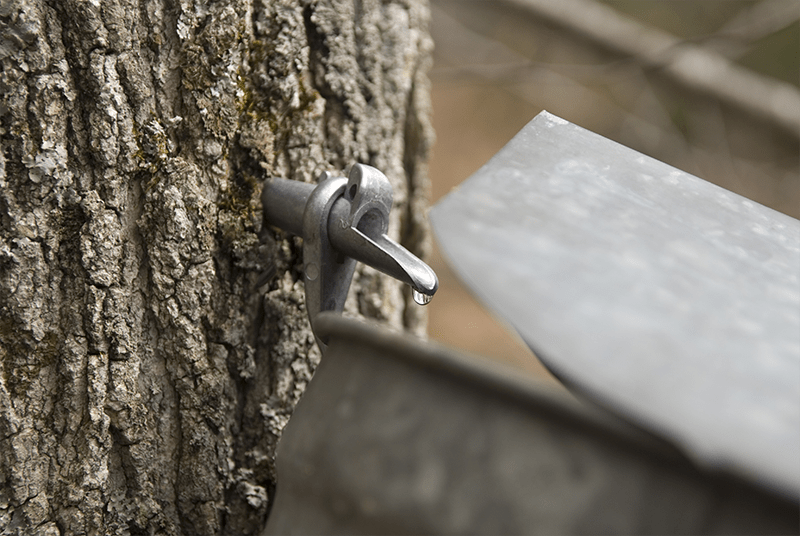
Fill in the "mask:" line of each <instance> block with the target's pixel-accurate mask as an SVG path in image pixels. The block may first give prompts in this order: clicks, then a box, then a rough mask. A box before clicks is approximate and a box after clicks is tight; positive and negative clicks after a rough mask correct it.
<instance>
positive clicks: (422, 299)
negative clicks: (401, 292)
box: [411, 288, 433, 305]
mask: <svg viewBox="0 0 800 536" xmlns="http://www.w3.org/2000/svg"><path fill="white" fill-rule="evenodd" d="M411 295H412V296H413V297H414V301H415V302H417V303H418V304H420V305H428V304H429V303H431V300H432V299H433V296H431V295H429V294H423V293H422V292H420V291H418V290H417V289H414V288H412V289H411Z"/></svg>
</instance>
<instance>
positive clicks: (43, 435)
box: [0, 0, 432, 534]
mask: <svg viewBox="0 0 800 536" xmlns="http://www.w3.org/2000/svg"><path fill="white" fill-rule="evenodd" d="M427 25H428V8H427V5H426V4H425V3H424V2H423V0H396V1H386V2H384V1H378V0H319V1H315V0H221V1H219V2H214V3H206V2H200V1H199V0H198V1H193V0H180V2H177V1H171V0H113V1H105V0H104V1H102V2H100V1H81V0H58V1H56V0H49V1H48V0H3V2H2V5H0V69H1V71H0V89H1V90H2V93H3V96H2V101H0V121H1V123H0V125H1V130H0V139H1V140H2V151H0V186H1V187H2V189H1V190H0V230H1V231H0V367H1V368H2V370H0V372H1V374H0V465H1V466H2V467H1V471H2V472H1V473H0V475H2V476H0V478H2V481H0V532H2V533H3V534H15V533H21V534H103V533H105V534H129V533H130V534H153V533H155V534H247V533H256V532H258V531H259V530H260V528H261V527H262V526H263V524H264V521H265V517H266V512H267V507H268V504H269V501H270V497H271V492H272V490H273V488H274V479H275V474H274V465H273V453H274V446H275V443H276V441H277V438H278V436H279V434H280V431H281V429H282V427H283V425H284V424H285V423H286V421H287V419H288V416H289V414H290V413H291V410H292V408H293V406H294V404H295V402H296V401H297V399H298V397H299V396H300V394H301V393H302V391H303V388H304V386H305V384H306V382H307V381H308V380H309V378H310V376H311V373H312V371H313V369H314V367H315V364H316V363H317V362H318V360H319V357H320V356H319V351H318V350H317V348H316V347H315V346H314V338H313V336H312V334H311V332H310V329H309V326H308V322H307V320H306V317H305V310H304V307H303V300H304V293H303V286H302V282H301V277H300V276H301V274H300V272H299V265H298V256H299V254H300V252H301V249H300V242H299V240H297V239H292V238H289V237H287V236H285V235H282V234H281V233H276V232H275V231H274V230H271V229H267V228H264V227H263V226H262V215H261V208H260V201H259V194H260V184H261V182H262V181H263V179H264V178H265V177H266V176H270V175H272V176H282V177H290V178H295V179H299V180H304V181H313V180H314V179H315V178H316V177H317V176H318V175H319V174H320V173H321V172H322V171H324V170H337V171H342V170H343V168H346V167H347V166H349V165H350V164H352V163H354V162H356V161H358V162H363V163H367V164H370V165H373V166H375V167H377V168H379V169H381V170H382V171H384V172H385V173H386V174H387V176H388V177H389V178H390V180H391V181H392V183H393V186H394V191H395V210H394V211H393V214H394V216H393V217H394V220H393V221H392V222H391V227H390V229H392V230H394V232H395V238H396V239H399V240H400V241H401V242H402V243H404V244H405V245H406V247H408V248H409V249H411V250H412V251H414V252H416V253H417V254H421V255H424V254H425V253H426V251H425V249H426V248H427V231H426V228H425V225H424V224H423V222H422V217H423V215H424V207H425V204H426V197H425V195H426V194H425V191H426V180H427V179H426V175H425V159H426V155H427V151H428V147H429V144H430V141H431V137H432V134H431V128H430V124H429V121H428V113H429V104H428V86H427V78H426V71H427V68H428V64H429V62H430V50H431V42H430V39H429V37H428V34H427ZM348 307H349V308H350V309H351V310H352V311H353V312H360V313H362V314H365V315H368V316H372V317H379V318H382V319H384V320H385V321H386V322H387V323H388V324H390V325H394V326H397V327H401V326H405V327H406V328H408V329H411V330H414V331H417V332H419V331H421V330H424V316H423V313H422V312H421V310H420V309H418V308H416V307H415V306H413V303H412V301H411V297H410V294H408V292H407V291H406V290H403V289H401V287H400V285H399V284H396V283H395V282H393V281H389V280H387V279H386V278H384V277H383V276H378V275H376V274H375V273H374V272H372V271H368V270H365V271H362V272H359V273H358V274H357V275H356V278H355V280H354V284H353V287H352V290H351V299H350V302H349V304H348Z"/></svg>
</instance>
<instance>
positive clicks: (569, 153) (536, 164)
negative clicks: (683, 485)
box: [431, 112, 800, 500]
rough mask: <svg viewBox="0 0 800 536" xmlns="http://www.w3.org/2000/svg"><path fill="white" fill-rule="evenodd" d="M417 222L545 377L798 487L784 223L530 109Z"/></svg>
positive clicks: (793, 331)
mask: <svg viewBox="0 0 800 536" xmlns="http://www.w3.org/2000/svg"><path fill="white" fill-rule="evenodd" d="M431 218H432V221H433V226H434V230H435V232H436V234H437V236H438V239H439V243H440V245H441V247H442V249H443V251H444V253H445V256H446V258H448V260H449V261H450V263H451V265H452V266H453V267H454V268H455V270H456V271H457V273H458V274H459V275H460V276H461V278H462V279H463V280H464V281H465V282H466V283H467V285H468V286H469V287H470V288H471V289H472V291H473V292H474V293H475V294H476V295H477V296H478V297H479V298H480V299H481V300H482V301H483V302H484V303H485V304H486V305H487V306H488V307H489V308H490V309H492V310H493V311H495V312H496V313H498V314H499V315H500V316H501V317H502V318H504V319H505V320H506V321H507V322H508V323H510V324H511V325H512V326H513V327H514V328H515V329H516V330H517V331H518V332H519V334H520V335H521V336H522V337H523V339H524V340H525V341H526V342H527V343H528V344H529V345H530V346H531V348H532V349H533V350H534V351H535V352H536V354H537V355H538V356H539V357H540V358H541V359H542V360H543V362H544V363H545V364H546V365H547V366H548V367H550V368H551V369H552V370H553V371H554V372H555V373H556V374H557V375H558V376H559V377H561V378H562V379H563V380H565V381H567V382H568V383H569V384H570V385H571V386H573V387H577V388H579V389H580V390H581V391H582V392H583V393H586V394H588V395H589V396H591V397H592V398H594V399H595V400H596V401H598V402H600V403H602V404H604V405H605V406H606V407H608V408H611V409H612V410H613V411H615V412H617V413H618V414H620V415H623V416H625V417H626V418H628V419H629V420H631V421H633V422H636V423H637V424H640V425H642V426H645V427H646V428H648V429H649V430H651V431H654V432H655V433H657V434H659V435H661V436H662V437H665V438H667V439H669V440H670V441H672V442H674V443H675V444H677V445H679V446H680V447H681V448H682V449H683V450H684V451H685V452H686V453H687V454H688V455H689V456H690V457H691V458H692V459H693V460H695V461H696V462H698V463H700V464H702V465H705V466H709V467H715V468H719V469H723V470H727V471H731V472H732V473H734V474H737V475H740V476H743V477H745V478H749V479H751V480H752V481H755V482H758V483H759V484H761V485H764V486H766V487H768V488H771V489H773V490H777V491H779V492H780V493H783V494H785V495H787V496H789V497H792V498H794V499H795V500H796V499H797V498H798V497H800V222H798V221H797V220H795V219H793V218H790V217H788V216H786V215H783V214H780V213H778V212H775V211H773V210H771V209H769V208H766V207H764V206H762V205H759V204H757V203H755V202H752V201H749V200H747V199H745V198H743V197H740V196H738V195H736V194H733V193H731V192H729V191H726V190H724V189H722V188H719V187H717V186H715V185H713V184H710V183H708V182H706V181H703V180H701V179H698V178H697V177H694V176H691V175H688V174H686V173H684V172H681V171H679V170H677V169H674V168H672V167H670V166H668V165H666V164H664V163H661V162H658V161H656V160H653V159H651V158H649V157H647V156H644V155H642V154H640V153H637V152H635V151H633V150H631V149H629V148H626V147H624V146H622V145H619V144H617V143H614V142H612V141H610V140H607V139H605V138H603V137H601V136H599V135H596V134H593V133H591V132H588V131H586V130H584V129H582V128H580V127H577V126H575V125H572V124H570V123H568V122H567V121H565V120H563V119H560V118H558V117H555V116H553V115H551V114H549V113H547V112H543V113H541V114H540V115H538V116H537V117H536V118H535V119H534V120H533V121H531V122H530V123H529V124H528V125H527V126H526V127H525V128H524V129H523V130H522V131H521V132H520V133H519V134H517V136H516V137H515V138H514V139H513V140H511V142H509V144H508V145H506V147H504V148H503V149H502V150H501V151H500V152H499V153H498V154H497V155H496V156H495V157H494V158H492V160H491V161H489V163H487V164H486V165H485V166H484V167H483V168H481V169H480V170H479V171H478V172H477V173H475V175H473V176H472V177H471V178H470V179H468V180H467V181H466V182H465V183H464V184H463V185H461V186H460V187H459V188H458V189H457V190H455V191H453V192H452V193H450V194H449V195H448V196H447V197H446V198H445V199H444V200H443V201H441V202H440V203H439V204H438V205H437V206H436V207H435V208H434V209H433V210H432V212H431Z"/></svg>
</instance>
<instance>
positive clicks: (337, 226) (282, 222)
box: [261, 164, 439, 350]
mask: <svg viewBox="0 0 800 536" xmlns="http://www.w3.org/2000/svg"><path fill="white" fill-rule="evenodd" d="M261 201H262V204H263V206H264V219H265V221H266V222H267V223H268V224H271V225H274V226H276V227H279V228H281V229H283V230H284V231H287V232H289V233H292V234H295V235H298V236H301V237H302V238H303V268H304V280H305V287H306V309H307V311H308V317H309V320H310V321H311V329H312V330H313V331H314V333H315V336H316V329H315V327H314V322H315V318H316V316H317V314H318V313H320V312H322V311H341V310H342V309H343V308H344V302H345V299H346V298H347V291H348V289H349V288H350V281H351V279H352V277H353V271H354V270H355V261H361V262H363V263H364V264H367V265H369V266H372V267H373V268H375V269H377V270H379V271H381V272H383V273H385V274H387V275H390V276H392V277H394V278H395V279H398V280H400V281H402V282H403V283H406V284H407V285H409V286H410V287H411V289H412V294H413V297H414V301H416V302H417V303H419V304H420V305H425V304H427V303H428V302H430V300H431V298H432V296H433V294H434V293H435V292H436V289H437V288H438V287H439V280H438V279H437V277H436V273H434V271H433V270H432V269H431V268H430V266H428V265H427V264H425V263H424V262H422V261H421V260H420V259H419V258H417V257H416V256H415V255H414V254H412V253H411V252H410V251H408V250H407V249H406V248H404V247H403V246H401V245H400V244H398V243H397V242H395V241H393V240H392V239H391V238H389V237H388V236H387V235H386V231H387V230H388V226H389V211H390V210H391V209H392V186H391V184H390V183H389V180H388V179H387V178H386V176H385V175H384V174H383V173H381V172H380V171H378V170H377V169H375V168H373V167H371V166H367V165H364V164H355V165H354V166H353V167H352V169H351V170H350V175H349V178H347V179H346V178H344V177H337V176H334V175H332V174H331V173H328V172H326V173H324V174H323V175H322V176H321V177H320V178H319V182H318V184H316V185H314V184H308V183H303V182H299V181H293V180H287V179H278V178H273V179H269V180H267V182H266V183H265V184H264V191H263V193H262V195H261ZM317 344H319V346H320V348H321V349H323V350H324V349H325V341H322V340H320V338H319V337H317Z"/></svg>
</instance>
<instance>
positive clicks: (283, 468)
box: [265, 313, 800, 535]
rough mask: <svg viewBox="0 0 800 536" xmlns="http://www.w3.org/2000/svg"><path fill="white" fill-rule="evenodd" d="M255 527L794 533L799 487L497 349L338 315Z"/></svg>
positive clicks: (327, 317) (326, 323)
mask: <svg viewBox="0 0 800 536" xmlns="http://www.w3.org/2000/svg"><path fill="white" fill-rule="evenodd" d="M318 328H319V330H320V334H321V335H322V336H323V337H327V338H328V340H329V346H328V348H327V350H326V352H325V355H324V356H323V358H322V361H321V363H320V365H319V367H318V368H317V370H316V372H315V373H314V377H313V378H312V379H311V381H310V382H309V384H308V388H307V390H306V392H305V393H304V394H303V398H302V399H301V400H300V402H299V403H298V405H297V407H296V409H295V411H294V414H293V415H292V418H291V419H290V420H289V423H288V424H287V426H286V428H285V429H284V430H283V434H282V436H281V440H280V443H279V445H278V452H277V458H276V463H277V470H278V481H277V489H276V495H275V502H274V505H273V507H272V512H271V514H270V518H269V523H268V525H267V528H266V531H265V534H281V535H285V534H493V535H494V534H531V535H534V534H546V535H551V534H792V533H797V531H798V529H800V517H799V516H800V512H799V511H798V504H797V501H792V500H787V499H786V498H781V497H776V496H775V495H773V494H769V493H765V492H764V491H763V490H761V489H760V488H758V487H757V486H754V485H752V484H749V483H747V482H745V481H742V480H741V479H736V478H729V477H726V476H724V475H719V474H715V473H714V472H710V471H703V470H698V468H696V467H695V466H693V465H692V464H691V463H690V462H689V461H688V460H687V459H686V458H685V457H683V456H681V455H680V454H679V453H677V452H676V450H675V449H674V448H672V447H670V446H669V445H668V444H666V442H664V441H661V440H658V439H656V438H654V437H653V436H651V435H650V434H647V433H645V432H642V431H641V430H640V429H638V428H634V427H632V426H630V425H628V424H626V423H624V422H622V421H621V420H620V419H617V418H615V417H613V416H611V415H609V414H607V413H605V412H603V411H600V410H598V409H597V408H596V407H595V406H593V405H588V404H584V403H580V402H578V401H577V400H575V399H574V398H572V397H570V396H569V395H568V394H566V393H564V392H563V391H560V390H559V391H556V390H555V389H553V387H551V386H549V385H544V384H537V383H533V382H531V381H530V380H529V379H528V378H525V377H522V376H520V375H519V374H517V373H515V372H514V371H512V370H508V369H504V368H503V367H501V366H499V365H498V364H496V363H492V362H489V361H485V360H480V359H476V358H473V357H471V356H466V355H463V354H459V353H456V352H454V351H452V350H449V349H447V348H442V347H440V346H436V345H434V344H430V343H426V342H424V341H421V340H419V339H415V338H412V337H409V336H403V335H401V334H397V333H392V332H390V331H388V330H386V329H379V328H377V327H374V326H371V325H368V324H365V323H362V322H359V321H355V320H352V319H346V318H342V317H341V316H340V315H336V314H333V313H322V314H321V315H320V316H319V317H318Z"/></svg>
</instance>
